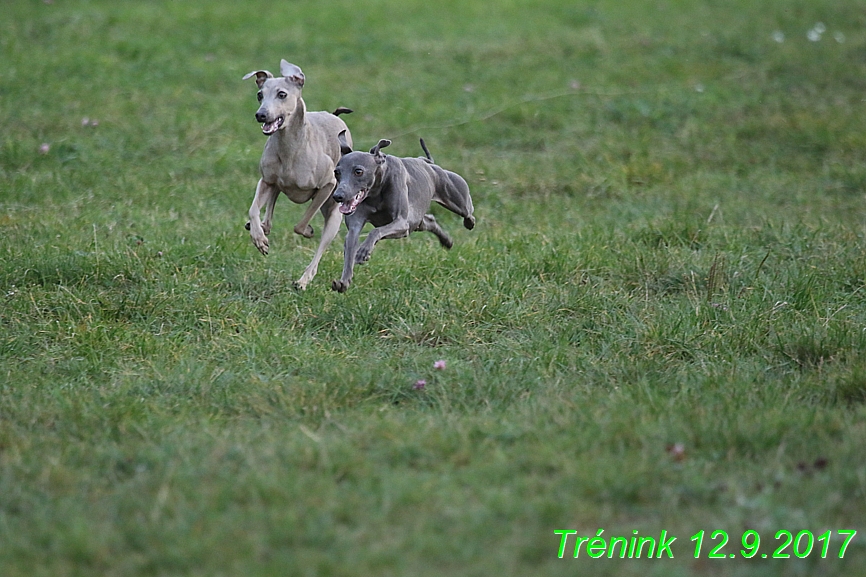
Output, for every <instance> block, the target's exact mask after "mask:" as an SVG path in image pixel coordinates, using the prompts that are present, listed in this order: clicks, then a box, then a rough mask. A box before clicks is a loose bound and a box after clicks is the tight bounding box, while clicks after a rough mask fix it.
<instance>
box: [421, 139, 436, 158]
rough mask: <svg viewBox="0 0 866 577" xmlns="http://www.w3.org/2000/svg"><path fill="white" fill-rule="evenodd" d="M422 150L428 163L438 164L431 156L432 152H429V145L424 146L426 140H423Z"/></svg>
mask: <svg viewBox="0 0 866 577" xmlns="http://www.w3.org/2000/svg"><path fill="white" fill-rule="evenodd" d="M421 149H422V150H423V151H424V155H425V156H426V157H427V162H429V163H430V164H436V161H435V160H433V157H432V156H430V151H429V150H427V145H426V144H424V139H423V138H422V139H421Z"/></svg>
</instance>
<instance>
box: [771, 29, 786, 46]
mask: <svg viewBox="0 0 866 577" xmlns="http://www.w3.org/2000/svg"><path fill="white" fill-rule="evenodd" d="M773 40H775V41H776V42H778V43H779V44H781V43H782V42H784V41H785V33H784V32H782V31H781V30H776V31H775V32H773Z"/></svg>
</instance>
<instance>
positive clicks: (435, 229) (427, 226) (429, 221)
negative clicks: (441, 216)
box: [416, 214, 454, 249]
mask: <svg viewBox="0 0 866 577" xmlns="http://www.w3.org/2000/svg"><path fill="white" fill-rule="evenodd" d="M416 230H426V231H428V232H432V233H433V234H435V235H436V238H438V239H439V243H440V244H441V245H442V246H444V247H445V248H447V249H450V248H451V247H452V246H454V241H452V240H451V237H450V236H448V233H447V232H445V231H444V230H442V227H441V226H439V223H438V222H436V217H434V216H433V215H432V214H425V215H424V218H423V219H421V224H419V225H418V228H417V229H416Z"/></svg>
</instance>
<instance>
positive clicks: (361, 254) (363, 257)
mask: <svg viewBox="0 0 866 577" xmlns="http://www.w3.org/2000/svg"><path fill="white" fill-rule="evenodd" d="M371 254H373V249H371V248H368V247H366V246H364V245H363V244H362V245H361V246H360V247H359V248H358V252H356V253H355V264H364V263H366V262H367V261H368V260H370V255H371Z"/></svg>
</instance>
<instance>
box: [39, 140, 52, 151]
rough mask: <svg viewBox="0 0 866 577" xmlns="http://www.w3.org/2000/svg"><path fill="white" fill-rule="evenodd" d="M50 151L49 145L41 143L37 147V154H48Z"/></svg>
mask: <svg viewBox="0 0 866 577" xmlns="http://www.w3.org/2000/svg"><path fill="white" fill-rule="evenodd" d="M50 151H51V145H50V144H48V143H47V142H43V143H42V144H40V145H39V154H48V153H49V152H50Z"/></svg>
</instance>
